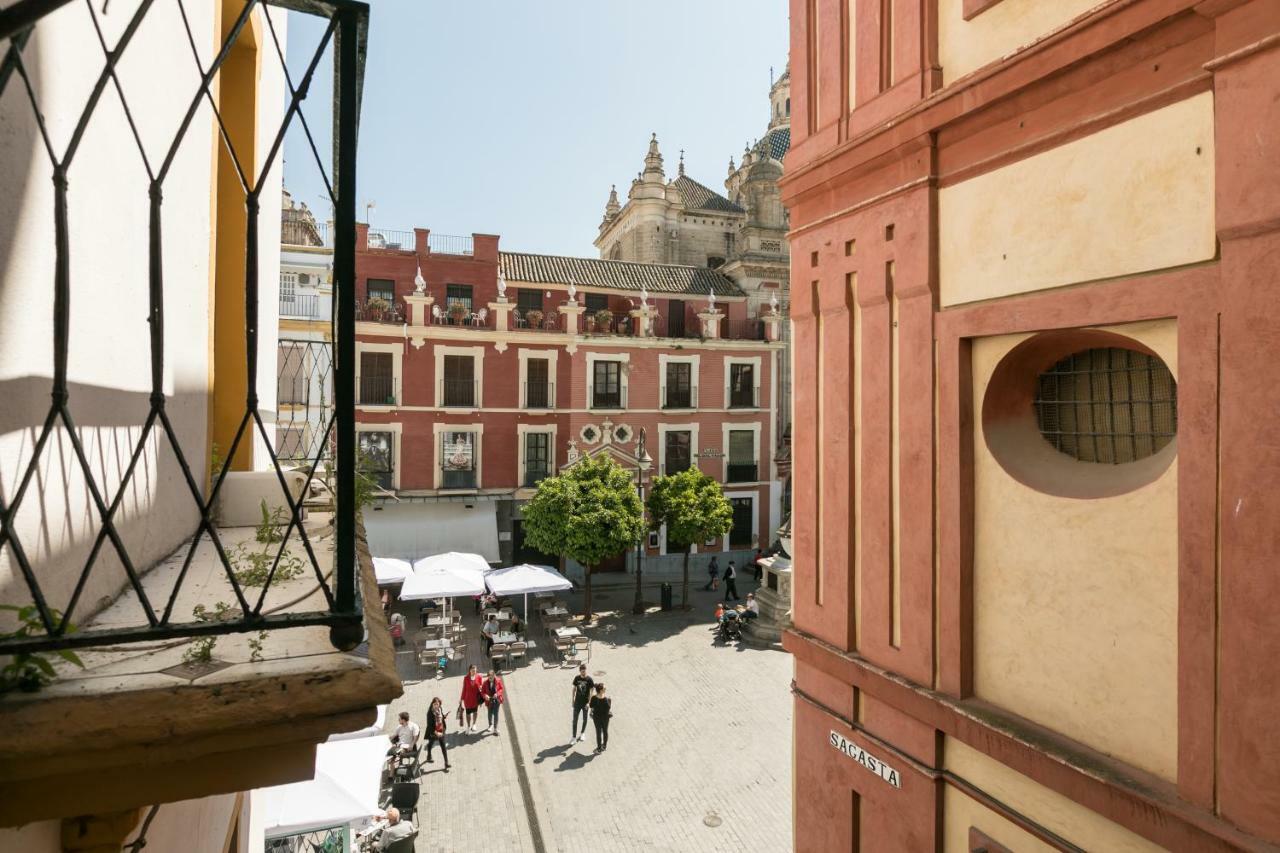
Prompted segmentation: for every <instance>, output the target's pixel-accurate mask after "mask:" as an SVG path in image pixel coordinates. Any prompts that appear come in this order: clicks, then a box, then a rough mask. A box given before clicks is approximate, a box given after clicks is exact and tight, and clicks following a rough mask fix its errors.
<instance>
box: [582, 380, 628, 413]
mask: <svg viewBox="0 0 1280 853" xmlns="http://www.w3.org/2000/svg"><path fill="white" fill-rule="evenodd" d="M587 403H588V405H589V407H590V408H592V409H625V408H626V407H627V389H626V388H615V389H605V388H597V387H596V386H594V385H588V386H587Z"/></svg>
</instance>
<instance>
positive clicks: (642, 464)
mask: <svg viewBox="0 0 1280 853" xmlns="http://www.w3.org/2000/svg"><path fill="white" fill-rule="evenodd" d="M651 465H653V459H652V457H650V456H649V452H648V451H647V450H645V432H644V428H643V427H642V428H641V429H640V437H639V438H638V439H636V492H637V493H638V494H639V495H640V512H641V514H642V515H643V513H644V478H645V475H646V474H648V473H649V467H650V466H651ZM646 536H647V533H642V534H641V536H640V541H639V542H637V543H636V603H635V606H633V607H632V608H631V612H632V613H635V614H636V615H640V614H642V613H644V596H643V594H642V593H641V591H640V578H641V575H642V574H643V568H644V544H645V543H644V540H645V538H646Z"/></svg>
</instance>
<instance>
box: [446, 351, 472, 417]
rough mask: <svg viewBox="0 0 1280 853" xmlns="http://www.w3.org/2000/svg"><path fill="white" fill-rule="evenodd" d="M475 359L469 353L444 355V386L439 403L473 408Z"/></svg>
mask: <svg viewBox="0 0 1280 853" xmlns="http://www.w3.org/2000/svg"><path fill="white" fill-rule="evenodd" d="M475 365H476V361H475V358H474V357H473V356H469V355H446V356H444V379H443V380H441V381H442V382H443V383H444V387H443V388H441V389H440V399H441V401H442V403H441V405H444V406H459V407H462V408H473V407H474V406H475V404H476V377H475Z"/></svg>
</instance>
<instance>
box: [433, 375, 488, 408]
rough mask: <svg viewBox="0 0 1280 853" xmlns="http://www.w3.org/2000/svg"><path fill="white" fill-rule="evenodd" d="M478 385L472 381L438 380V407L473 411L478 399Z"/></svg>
mask: <svg viewBox="0 0 1280 853" xmlns="http://www.w3.org/2000/svg"><path fill="white" fill-rule="evenodd" d="M479 389H480V383H479V382H478V381H476V380H474V379H442V380H440V389H439V390H440V395H439V396H440V405H441V406H445V407H449V408H463V409H474V408H475V406H476V400H477V399H479V397H480V393H479Z"/></svg>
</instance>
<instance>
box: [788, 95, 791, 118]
mask: <svg viewBox="0 0 1280 853" xmlns="http://www.w3.org/2000/svg"><path fill="white" fill-rule="evenodd" d="M787 115H791V99H790V98H787Z"/></svg>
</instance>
